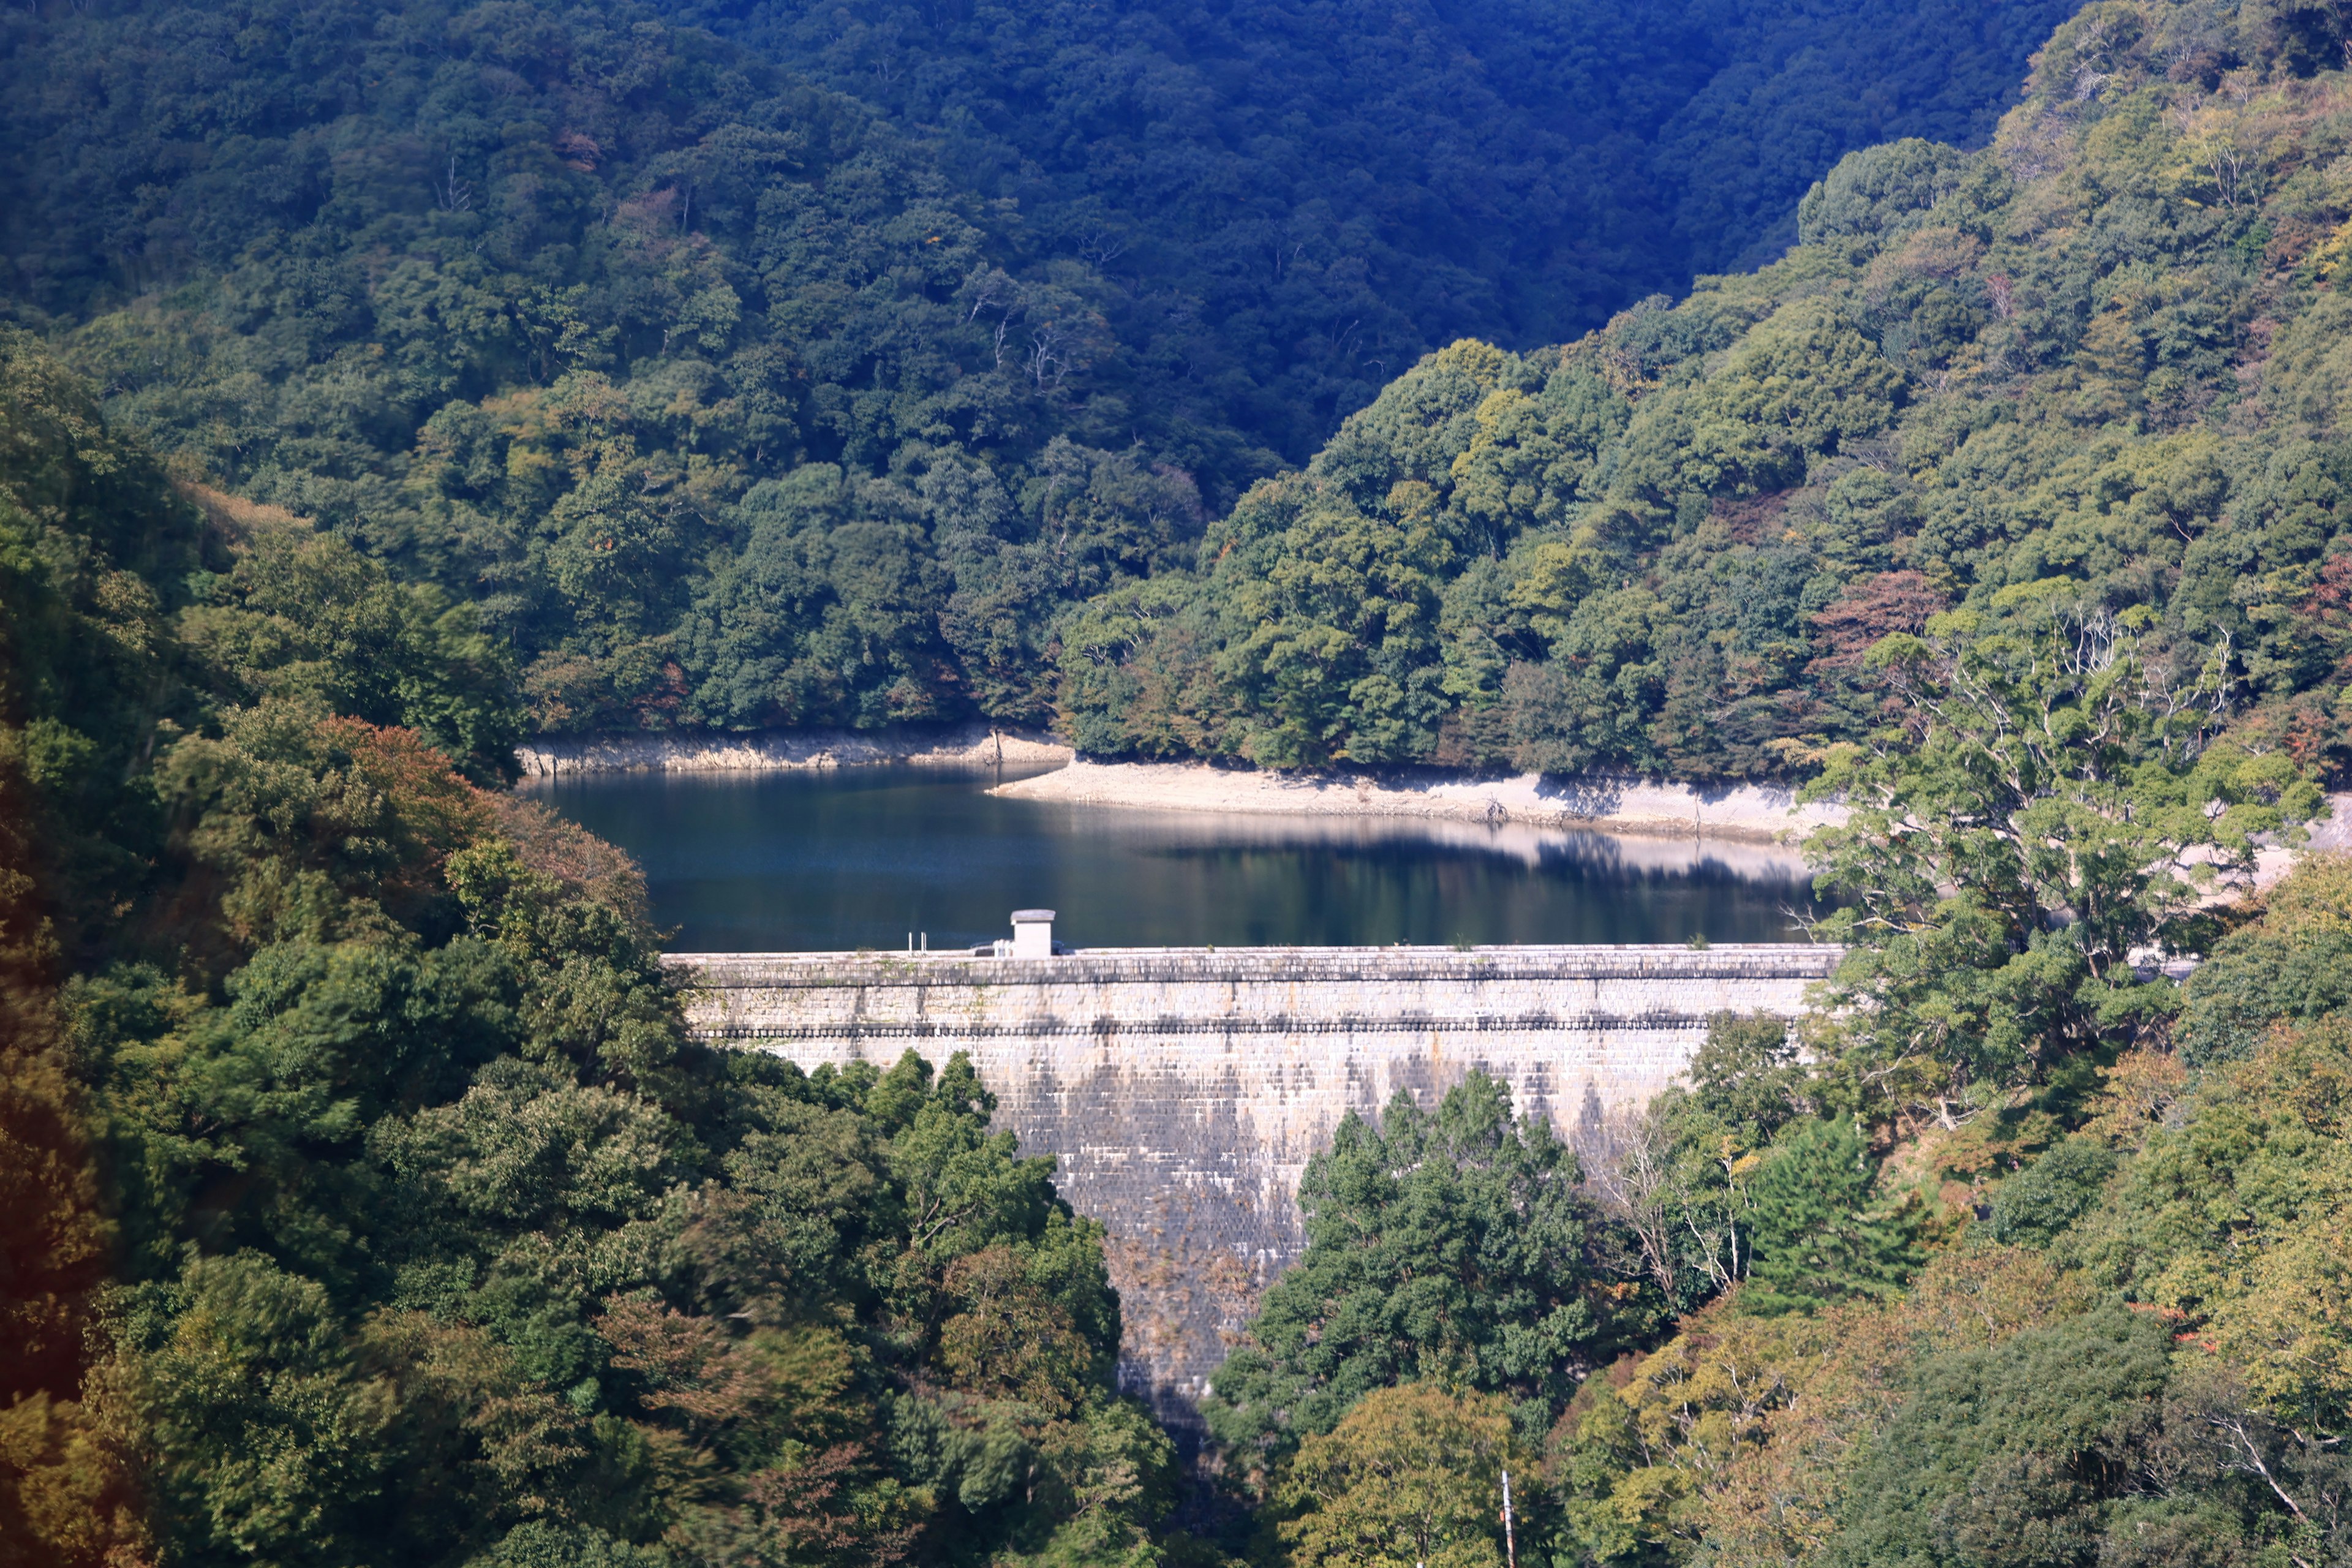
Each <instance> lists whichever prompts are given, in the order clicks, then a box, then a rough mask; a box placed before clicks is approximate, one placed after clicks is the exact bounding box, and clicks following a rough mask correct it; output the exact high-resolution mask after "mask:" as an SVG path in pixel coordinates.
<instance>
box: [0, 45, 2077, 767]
mask: <svg viewBox="0 0 2352 1568" xmlns="http://www.w3.org/2000/svg"><path fill="white" fill-rule="evenodd" d="M1718 11H1719V12H1722V13H1723V14H1721V15H1718V14H1717V12H1718ZM674 12H675V14H672V12H670V11H665V10H664V9H662V8H660V7H647V6H644V5H629V4H621V3H612V4H598V5H587V6H582V7H572V8H562V7H556V6H552V5H536V4H518V3H513V0H495V3H491V4H485V5H473V6H461V5H446V4H429V5H401V6H397V7H392V8H383V7H376V6H365V5H350V4H329V5H290V4H283V3H268V0H264V3H258V4H256V3H249V0H236V4H232V5H226V6H205V7H197V6H189V5H178V4H113V3H110V0H100V3H98V4H92V5H71V6H68V5H36V6H33V7H30V8H25V7H12V8H9V9H8V10H6V11H5V13H0V142H5V145H6V146H7V147H8V148H9V149H10V150H11V152H10V155H9V156H8V157H7V158H6V159H5V160H0V250H4V251H5V255H6V258H7V261H8V267H7V269H6V271H5V275H0V310H6V311H8V312H10V313H12V314H14V315H15V316H16V318H17V319H18V320H20V321H23V322H24V323H25V324H26V325H27V326H29V327H31V328H32V329H33V330H35V331H38V332H39V333H41V334H42V335H43V336H45V337H47V338H49V339H50V340H51V341H52V342H54V343H55V344H56V346H57V348H58V352H59V353H61V354H62V355H63V356H64V357H65V358H66V359H67V360H68V363H71V364H73V365H74V366H75V367H76V368H78V369H79V370H81V371H82V372H83V373H84V374H87V375H88V376H89V377H90V379H91V380H92V381H94V382H95V383H96V384H98V386H99V387H100V393H101V396H102V398H103V400H104V403H105V405H106V407H107V408H108V410H109V411H110V414H111V415H112V416H115V417H117V418H120V419H121V420H124V421H127V422H129V423H131V424H132V425H135V426H138V427H140V428H141V429H142V430H144V431H145V432H147V434H148V435H149V437H151V438H152V439H153V440H154V441H156V442H158V443H159V444H160V445H161V446H162V447H163V448H164V449H166V450H167V451H170V452H173V453H175V454H181V455H184V457H185V458H188V459H190V460H192V461H194V462H196V463H199V464H201V465H202V466H203V467H204V468H205V470H206V471H207V472H209V473H211V474H212V475H214V476H215V477H216V478H217V479H220V480H222V481H224V482H226V484H227V485H228V486H229V487H230V488H231V489H236V490H237V491H238V492H239V493H241V494H245V495H247V496H250V497H252V498H253V499H256V500H261V501H264V502H266V503H268V504H273V505H277V506H280V507H283V508H285V509H287V510H290V511H292V512H294V513H296V514H297V515H299V516H303V517H307V518H310V519H314V520H316V521H318V522H320V524H322V525H324V526H325V527H327V528H328V529H330V530H331V531H333V532H335V533H336V534H338V535H339V536H341V537H342V538H345V539H347V540H350V541H351V542H353V543H354V544H356V545H357V546H359V548H361V549H362V551H363V552H366V553H367V554H369V555H371V556H373V558H375V559H377V560H380V561H383V562H385V563H388V564H390V565H391V566H392V567H393V568H394V570H395V571H396V572H397V573H399V574H401V575H402V576H403V577H404V578H407V579H411V580H416V581H429V582H433V583H436V584H439V585H440V586H441V587H442V588H443V589H444V590H445V591H446V593H448V594H449V595H451V596H452V597H453V598H455V599H463V600H467V601H469V602H472V603H474V604H476V605H478V606H479V607H480V610H481V613H482V615H483V617H484V619H483V625H484V628H485V630H486V632H487V633H488V635H489V636H490V637H492V638H493V639H494V640H495V641H496V642H497V643H498V644H499V645H500V646H501V647H504V648H505V649H507V650H508V653H509V657H511V658H513V659H514V660H515V662H516V663H517V665H518V666H519V667H520V668H522V669H523V670H524V672H525V680H526V688H527V690H528V692H529V694H530V700H531V710H532V720H533V723H534V725H535V726H536V727H538V728H542V729H549V730H555V731H576V730H593V729H602V728H616V727H617V728H630V727H635V726H640V725H645V726H652V727H656V728H661V727H667V726H675V725H688V726H697V725H698V726H717V727H730V728H751V727H759V726H767V725H779V724H782V725H791V724H804V723H834V724H850V725H859V726H870V725H878V724H885V723H890V722H896V721H925V720H936V719H943V718H963V717H968V716H972V715H987V716H991V717H994V718H999V719H1003V720H1007V721H1025V722H1040V721H1046V720H1048V719H1049V718H1050V717H1051V716H1052V714H1053V712H1054V704H1055V689H1056V684H1057V681H1056V671H1055V658H1054V655H1055V650H1056V649H1057V647H1059V644H1058V642H1057V640H1056V636H1057V634H1056V629H1055V628H1056V624H1057V622H1058V620H1059V618H1060V617H1061V616H1063V615H1064V614H1065V613H1066V611H1067V610H1068V609H1069V607H1070V606H1072V605H1076V604H1077V603H1079V602H1081V601H1084V600H1086V599H1088V598H1090V597H1092V596H1093V595H1098V594H1101V593H1103V592H1106V591H1108V590H1111V589H1115V588H1117V587H1118V586H1119V585H1121V584H1127V583H1130V582H1133V581H1137V580H1140V579H1143V578H1145V577H1148V576H1150V575H1152V574H1159V573H1164V572H1167V571H1171V570H1175V569H1180V568H1181V567H1183V566H1184V565H1186V564H1187V563H1190V562H1191V560H1192V554H1193V551H1194V549H1195V546H1196V544H1197V542H1198V541H1199V539H1200V537H1201V533H1202V529H1203V527H1204V526H1205V525H1206V523H1207V521H1209V518H1210V517H1211V516H1212V515H1213V514H1216V513H1222V512H1223V511H1224V510H1226V509H1227V508H1228V507H1229V506H1230V505H1231V504H1232V501H1233V500H1234V497H1235V496H1236V495H1237V494H1239V493H1240V491H1241V490H1242V489H1244V488H1246V487H1247V486H1248V485H1249V484H1251V483H1252V482H1253V481H1255V480H1256V479H1260V478H1263V477H1265V476H1266V475H1269V474H1272V473H1274V472H1276V470H1278V469H1279V468H1282V467H1283V466H1284V465H1286V464H1288V463H1294V462H1297V461H1303V460H1305V459H1306V458H1307V457H1309V456H1310V455H1311V454H1312V453H1313V451H1314V449H1315V447H1317V445H1318V443H1319V442H1320V441H1321V440H1322V439H1323V438H1324V437H1327V436H1328V435H1329V434H1330V433H1331V431H1332V430H1333V429H1334V428H1335V427H1336V425H1337V422H1338V421H1339V419H1340V418H1341V417H1342V416H1346V415H1348V414H1350V413H1353V412H1354V411H1355V410H1357V409H1358V408H1360V406H1362V405H1364V404H1366V403H1367V402H1369V401H1370V399H1371V398H1372V397H1373V395H1375V394H1376V393H1377V392H1378V391H1379V389H1380V387H1381V384H1383V383H1384V382H1386V381H1388V380H1389V379H1391V377H1392V376H1393V375H1395V374H1400V373H1402V371H1404V370H1405V369H1406V368H1407V367H1409V366H1410V365H1412V363H1414V362H1415V361H1416V360H1417V359H1419V358H1420V357H1421V356H1422V355H1423V353H1425V352H1426V351H1427V350H1428V349H1430V348H1432V347H1434V346H1435V345H1437V344H1440V343H1444V342H1447V341H1449V340H1451V339H1452V338H1454V337H1455V336H1458V335H1460V334H1463V333H1475V334H1483V335H1485V336H1487V337H1492V338H1496V339H1497V340H1498V341H1503V342H1512V343H1526V344H1533V343H1537V342H1547V341H1553V340H1556V339H1558V338H1560V337H1564V336H1567V335H1570V334H1572V333H1574V332H1577V331H1582V330H1584V329H1585V328H1588V327H1591V326H1594V325H1598V324H1599V323H1600V322H1601V321H1603V320H1604V319H1606V318H1607V316H1608V315H1609V313H1610V312H1611V311H1612V310H1616V309H1618V308H1619V307H1621V306H1623V305H1625V304H1628V303H1630V302H1632V301H1633V300H1637V299H1640V298H1642V297H1643V296H1644V295H1646V294H1648V293H1650V292H1652V291H1653V290H1654V289H1666V288H1678V287H1680V285H1681V284H1682V282H1683V281H1684V279H1686V278H1687V277H1688V276H1689V274H1690V272H1691V270H1692V268H1694V267H1695V266H1699V265H1711V264H1714V263H1716V262H1717V261H1720V260H1723V259H1726V258H1729V257H1731V256H1733V255H1735V254H1738V253H1739V252H1740V251H1741V250H1742V249H1743V248H1744V247H1749V246H1755V245H1769V243H1770V237H1772V236H1774V235H1776V234H1780V232H1781V230H1782V228H1783V227H1785V225H1786V223H1787V220H1788V217H1789V215H1790V212H1792V211H1793V208H1794V205H1795V203H1796V200H1797V198H1798V197H1799V196H1800V195H1802V193H1803V191H1804V189H1805V187H1806V185H1807V184H1808V183H1809V182H1810V181H1811V180H1812V179H1814V178H1815V177H1817V176H1818V175H1819V174H1821V173H1822V172H1823V171H1824V170H1826V169H1827V168H1828V167H1829V166H1830V164H1831V163H1833V162H1834V161H1835V159H1836V157H1837V155H1838V154H1839V153H1842V152H1843V151H1846V150H1847V149H1849V148H1852V147H1855V146H1859V145H1863V144H1864V143H1866V142H1871V141H1874V140H1876V139H1878V138H1879V137H1881V136H1885V135H1899V134H1906V133H1917V134H1926V135H1934V136H1941V137H1948V138H1953V139H1959V140H1969V139H1974V140H1979V141H1980V140H1982V139H1983V138H1984V137H1985V136H1986V135H1988V134H1989V133H1990V129H1991V125H1992V121H1993V120H1994V118H1995V117H1996V115H1997V114H1998V112H1999V110H2000V108H2001V107H2002V106H2003V104H2004V103H2005V102H2006V101H2007V100H2009V99H2010V98H2011V96H2012V95H2013V93H2014V91H2015V84H2016V82H2017V80H2018V79H2019V74H2020V72H2021V69H2022V65H2023V61H2024V58H2025V55H2026V53H2027V51H2028V50H2029V49H2031V47H2032V46H2033V45H2034V44H2035V43H2037V42H2038V41H2039V40H2040V39H2041V37H2042V35H2043V34H2044V32H2045V31H2046V29H2047V28H2048V27H2049V26H2052V25H2053V24H2054V23H2055V21H2056V20H2057V19H2058V18H2059V17H2060V16H2062V15H2063V6H2062V5H2058V4H2057V3H2056V0H2033V3H2031V4H2017V5H2005V6H2001V7H1997V8H1991V9H1985V8H1980V7H1974V6H1967V5H1947V6H1944V7H1942V8H1940V9H1937V10H1934V11H1932V12H1930V13H1928V14H1927V15H1925V16H1922V15H1921V14H1919V13H1918V12H1916V10H1915V9H1914V8H1910V7H1896V6H1894V5H1875V6H1873V7H1866V8H1865V10H1864V13H1862V14H1859V15H1857V14H1856V13H1855V12H1854V11H1853V8H1852V7H1850V6H1849V7H1839V8H1833V9H1818V8H1813V7H1808V6H1803V5H1794V4H1780V5H1761V6H1757V7H1753V8H1750V9H1747V10H1741V11H1738V12H1736V13H1735V12H1733V11H1732V10H1731V8H1728V7H1711V6H1707V5H1696V4H1694V5H1688V6H1685V5H1676V4H1669V3H1665V0H1658V3H1655V4H1645V5H1639V6H1631V7H1628V6H1617V5H1587V6H1582V7H1575V8H1550V7H1537V6H1523V5H1491V6H1486V7H1483V8H1465V10H1464V14H1463V15H1461V16H1454V17H1451V18H1445V19H1441V18H1440V17H1438V16H1436V15H1435V14H1434V13H1433V12H1432V11H1430V10H1429V9H1427V8H1425V7H1424V8H1412V7H1408V8H1405V9H1402V10H1399V9H1396V8H1393V7H1385V6H1372V5H1347V6H1331V7H1327V8H1322V9H1316V8H1307V9H1304V10H1301V11H1298V12H1297V13H1293V12H1289V11H1284V10H1280V9H1276V8H1271V7H1269V8H1264V9H1236V10H1234V11H1231V12H1227V13H1223V14H1220V15H1211V14H1208V13H1205V12H1203V13H1198V14H1195V13H1193V12H1190V11H1186V10H1183V9H1181V8H1179V7H1175V6H1162V7H1160V8H1159V9H1156V10H1155V9H1152V8H1150V7H1141V6H1139V7H1134V8H1118V7H1103V6H1091V5H1090V6H1069V7H1063V8H1058V9H1054V10H1050V11H1040V10H1034V9H1026V8H1024V9H1023V10H1019V11H999V10H989V9H985V8H980V7H971V8H966V7H961V6H956V5H947V6H933V7H929V8H928V9H926V10H922V11H920V12H918V11H916V10H914V9H911V8H910V9H908V10H907V11H905V12H904V13H903V14H902V13H901V12H900V11H899V10H897V9H894V8H890V7H878V6H877V7H874V8H871V9H870V10H868V11H865V12H859V13H856V14H854V15H853V14H852V13H851V12H850V11H848V10H847V9H845V8H842V7H824V8H820V9H816V10H812V11H810V12H808V13H807V14H805V15H786V14H782V13H775V12H772V11H768V10H760V11H753V12H750V13H748V14H737V13H734V12H730V10H728V9H727V8H724V7H715V6H710V7H705V6H689V5H681V6H678V7H675V8H674ZM1759 160H1761V161H1762V163H1761V165H1759Z"/></svg>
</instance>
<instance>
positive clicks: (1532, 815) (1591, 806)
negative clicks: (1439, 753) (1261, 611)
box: [988, 757, 1845, 844]
mask: <svg viewBox="0 0 2352 1568" xmlns="http://www.w3.org/2000/svg"><path fill="white" fill-rule="evenodd" d="M988 793H989V794H991V795H1002V796H1004V797H1005V798H1007V799H1013V800H1035V801H1055V802H1061V803H1065V804H1067V805H1112V806H1139V807H1147V808H1150V809H1155V810H1160V811H1199V812H1226V813H1242V814H1261V815H1267V816H1388V817H1420V818H1424V819H1428V818H1434V819H1438V820H1443V821H1453V822H1471V823H1478V824H1482V825H1486V826H1503V825H1505V824H1507V823H1517V824H1521V825H1524V826H1534V827H1555V828H1582V829H1586V830H1588V831H1593V832H1601V833H1615V834H1634V835H1641V836H1643V837H1659V838H1685V839H1690V838H1697V839H1706V838H1720V839H1728V840H1736V841H1738V842H1742V843H1749V844H1777V843H1781V842H1784V841H1785V840H1786V839H1788V838H1790V837H1801V836H1802V835H1803V834H1804V833H1806V832H1808V831H1810V830H1811V829H1812V828H1814V827H1817V826H1822V825H1823V824H1827V823H1833V822H1839V821H1842V820H1843V818H1844V815H1845V814H1844V812H1843V811H1842V810H1841V809H1839V808H1838V807H1836V806H1833V805H1797V803H1796V800H1795V792H1794V791H1793V790H1790V789H1789V788H1786V787H1784V786H1780V785H1773V784H1738V785H1732V786H1726V787H1722V788H1709V789H1704V790H1702V789H1697V788H1694V787H1693V786H1691V785H1689V784H1662V783H1657V782H1655V781H1652V780H1648V779H1636V778H1622V777H1608V776H1603V775H1587V776H1582V777H1579V778H1573V779H1560V778H1550V777H1547V776H1545V775H1543V774H1540V773H1519V774H1515V775H1505V776H1489V777H1475V776H1466V775H1463V774H1446V773H1438V772H1436V771H1435V770H1431V772H1430V773H1429V776H1427V777H1426V778H1417V777H1414V776H1412V775H1411V774H1398V775H1391V776H1387V777H1382V776H1380V775H1376V774H1371V773H1351V774H1312V773H1259V772H1248V771H1244V770H1240V769H1233V768H1219V767H1213V766H1212V765H1210V764H1209V763H1098V762H1093V761H1090V760H1088V759H1087V758H1084V757H1080V758H1076V759H1075V760H1074V761H1072V762H1071V763H1069V765H1068V766H1066V767H1063V768H1058V769H1056V770H1055V771H1054V772H1052V773H1040V774H1037V775H1036V776H1035V777H1033V778H1026V779H1018V780H1013V781H1012V782H1009V783H1006V784H998V785H996V786H994V787H993V788H992V789H991V790H990V791H989V792H988Z"/></svg>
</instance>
